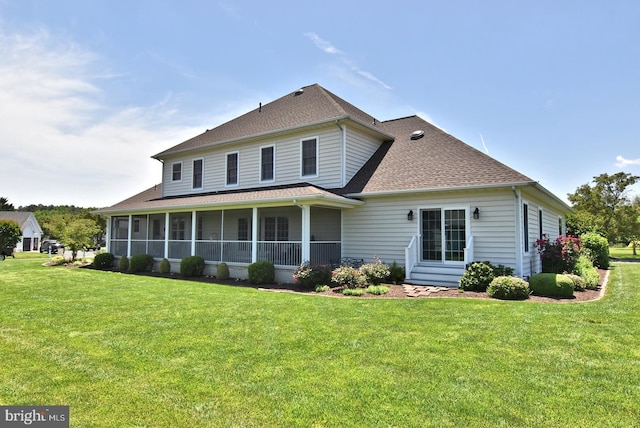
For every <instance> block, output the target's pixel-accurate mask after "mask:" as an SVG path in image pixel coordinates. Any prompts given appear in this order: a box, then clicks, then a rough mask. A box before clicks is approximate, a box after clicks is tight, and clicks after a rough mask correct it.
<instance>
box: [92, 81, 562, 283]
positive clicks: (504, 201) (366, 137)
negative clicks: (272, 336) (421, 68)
mask: <svg viewBox="0 0 640 428" xmlns="http://www.w3.org/2000/svg"><path fill="white" fill-rule="evenodd" d="M153 157H154V158H155V159H157V160H159V161H160V162H161V164H162V184H158V185H156V186H154V187H153V188H151V189H148V190H146V191H144V192H142V193H140V194H137V195H135V196H132V197H131V198H129V199H126V200H124V201H122V202H119V203H117V204H115V205H113V206H111V207H109V208H105V209H103V210H100V212H101V213H102V214H104V215H106V216H107V217H108V222H107V224H108V231H107V236H108V239H107V241H108V251H110V252H112V253H114V254H115V255H116V256H131V255H134V254H140V253H145V254H151V255H153V256H154V257H155V258H156V259H158V260H159V259H162V258H167V259H169V260H170V261H171V262H172V263H173V264H177V263H179V261H180V260H181V259H182V258H183V257H185V256H189V255H199V256H202V257H203V258H204V259H205V260H206V262H207V269H208V272H209V273H214V272H215V268H216V266H217V264H218V263H220V262H226V263H227V264H228V265H229V267H230V269H231V274H232V276H235V277H239V278H243V277H246V268H247V266H248V264H250V263H252V262H255V261H258V260H271V261H273V263H274V264H275V265H276V279H277V280H278V281H280V282H291V280H292V277H291V274H292V272H293V270H294V269H295V268H296V267H297V266H299V265H300V264H301V263H303V262H305V261H310V262H311V263H314V264H316V263H319V264H320V263H322V264H324V263H337V262H339V261H340V260H341V259H342V258H353V259H363V260H365V261H371V260H373V259H374V258H375V257H378V258H380V259H381V260H383V261H384V262H387V263H392V262H393V261H396V262H397V263H398V264H400V265H404V266H405V268H406V272H407V281H408V282H414V283H428V284H444V285H457V281H458V279H459V278H460V276H461V275H462V273H463V270H464V266H465V264H466V263H468V262H471V261H473V260H488V261H491V262H492V263H495V264H504V265H507V266H511V267H513V268H514V269H515V271H516V273H517V274H518V275H520V276H523V277H525V276H528V275H531V274H532V273H535V272H538V271H540V261H539V257H538V256H537V254H536V252H535V249H534V242H535V240H536V239H538V238H539V237H540V236H541V235H542V234H543V233H545V234H547V235H549V236H557V235H558V234H562V233H563V230H564V214H565V213H566V212H568V211H569V210H570V208H569V207H568V206H567V205H566V204H565V203H564V202H563V201H561V200H560V199H559V198H557V197H556V196H554V195H553V194H551V193H550V192H549V191H547V190H546V189H545V188H543V187H542V186H540V185H539V184H538V183H537V182H535V181H533V180H531V179H530V178H528V177H526V176H525V175H523V174H521V173H519V172H517V171H515V170H513V169H511V168H509V167H507V166H506V165H504V164H502V163H500V162H498V161H496V160H495V159H493V158H491V157H489V156H487V155H486V154H484V153H482V152H480V151H478V150H476V149H474V148H472V147H470V146H468V145H467V144H465V143H463V142H462V141H460V140H458V139H456V138H454V137H452V136H451V135H449V134H447V133H445V132H443V131H442V130H441V129H439V128H437V127H435V126H433V125H431V124H430V123H428V122H426V121H425V120H423V119H421V118H420V117H418V116H409V117H404V118H400V119H394V120H387V121H379V120H377V119H376V118H374V117H373V116H371V115H369V114H367V113H365V112H364V111H362V110H360V109H358V108H357V107H355V106H353V105H352V104H350V103H348V102H346V101H344V100H343V99H341V98H339V97H338V96H336V95H334V94H333V93H331V92H329V91H327V90H326V89H324V88H323V87H321V86H319V85H311V86H307V87H304V88H302V89H298V90H296V91H294V92H292V93H289V94H287V95H285V96H283V97H281V98H279V99H277V100H275V101H273V102H271V103H268V104H265V105H260V106H258V107H257V108H256V109H255V110H252V111H250V112H248V113H246V114H244V115H242V116H240V117H237V118H235V119H233V120H231V121H229V122H226V123H223V124H222V125H220V126H217V127H215V128H213V129H210V130H207V131H206V132H204V133H202V134H200V135H198V136H196V137H194V138H191V139H189V140H187V141H185V142H183V143H181V144H178V145H176V146H174V147H172V148H170V149H168V150H165V151H163V152H161V153H158V154H156V155H155V156H153Z"/></svg>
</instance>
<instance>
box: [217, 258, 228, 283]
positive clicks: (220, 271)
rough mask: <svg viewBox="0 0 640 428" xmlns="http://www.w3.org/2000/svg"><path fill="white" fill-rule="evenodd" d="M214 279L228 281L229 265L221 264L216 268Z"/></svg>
mask: <svg viewBox="0 0 640 428" xmlns="http://www.w3.org/2000/svg"><path fill="white" fill-rule="evenodd" d="M216 278H217V279H219V280H222V281H225V280H227V279H229V265H228V264H226V263H225V262H222V263H220V264H219V265H218V267H217V268H216Z"/></svg>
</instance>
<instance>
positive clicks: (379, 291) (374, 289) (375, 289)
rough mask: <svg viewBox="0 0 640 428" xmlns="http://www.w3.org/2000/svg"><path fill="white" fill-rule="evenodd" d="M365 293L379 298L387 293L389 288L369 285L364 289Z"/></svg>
mask: <svg viewBox="0 0 640 428" xmlns="http://www.w3.org/2000/svg"><path fill="white" fill-rule="evenodd" d="M365 291H366V292H367V293H369V294H375V295H376V296H381V295H383V294H387V293H388V292H389V287H387V286H385V285H370V286H368V287H367V288H366V289H365Z"/></svg>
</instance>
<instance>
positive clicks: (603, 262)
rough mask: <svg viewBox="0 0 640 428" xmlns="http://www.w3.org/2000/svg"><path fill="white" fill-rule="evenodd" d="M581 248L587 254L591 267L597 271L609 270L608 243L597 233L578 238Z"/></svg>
mask: <svg viewBox="0 0 640 428" xmlns="http://www.w3.org/2000/svg"><path fill="white" fill-rule="evenodd" d="M580 241H581V245H582V248H583V249H584V250H585V251H586V252H587V254H588V255H589V257H590V258H591V260H592V261H593V265H594V266H595V267H596V268H599V269H609V241H607V238H605V237H603V236H600V235H598V234H597V233H594V232H590V233H585V234H584V235H582V236H581V237H580Z"/></svg>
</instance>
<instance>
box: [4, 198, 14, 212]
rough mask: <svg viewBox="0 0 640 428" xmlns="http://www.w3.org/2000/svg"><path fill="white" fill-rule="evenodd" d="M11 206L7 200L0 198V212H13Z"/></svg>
mask: <svg viewBox="0 0 640 428" xmlns="http://www.w3.org/2000/svg"><path fill="white" fill-rule="evenodd" d="M15 210H16V209H15V208H14V207H13V204H10V203H9V200H8V199H7V198H0V211H15Z"/></svg>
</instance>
